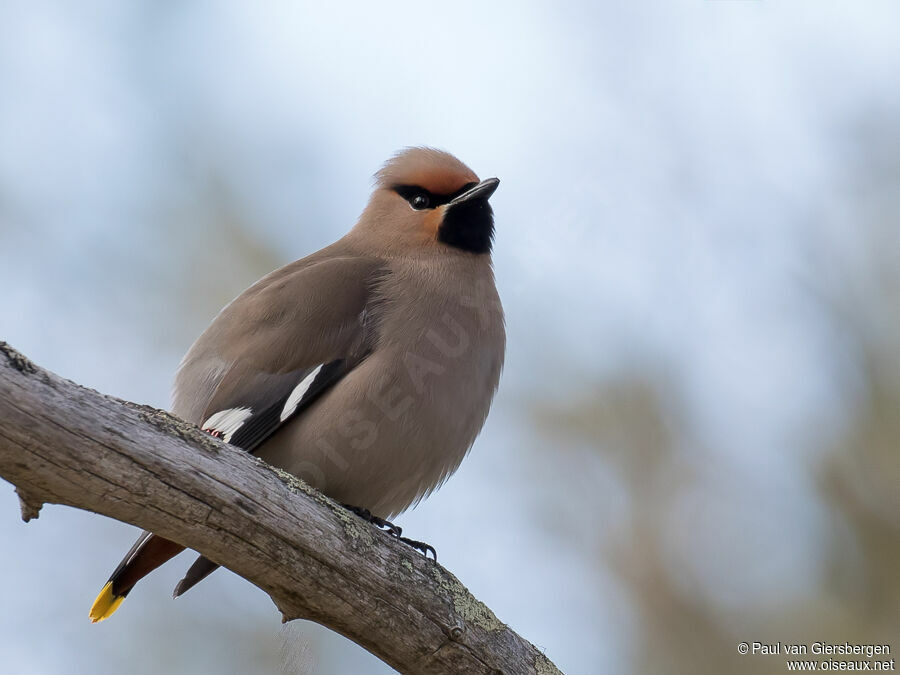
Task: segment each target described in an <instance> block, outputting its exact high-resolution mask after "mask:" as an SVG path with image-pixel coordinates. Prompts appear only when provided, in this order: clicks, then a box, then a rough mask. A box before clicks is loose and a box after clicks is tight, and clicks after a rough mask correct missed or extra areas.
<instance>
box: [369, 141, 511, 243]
mask: <svg viewBox="0 0 900 675" xmlns="http://www.w3.org/2000/svg"><path fill="white" fill-rule="evenodd" d="M375 180H376V185H375V191H374V192H373V193H372V198H371V199H370V200H369V204H368V206H367V207H366V210H365V211H364V212H363V214H362V217H361V218H360V221H359V224H358V225H357V229H358V230H362V231H364V232H365V233H366V234H368V235H372V236H375V237H377V238H378V239H379V240H380V242H381V243H382V244H383V245H386V246H388V247H389V248H391V249H395V250H402V249H406V248H419V247H421V246H437V247H440V246H449V247H452V248H453V249H455V250H458V251H465V252H467V253H473V254H487V253H490V251H491V244H492V242H493V238H494V213H493V211H492V210H491V206H490V204H488V199H489V198H490V196H491V195H492V194H494V190H496V189H497V185H498V184H499V183H500V181H499V180H497V179H496V178H487V179H485V180H479V178H478V176H476V175H475V173H474V172H473V171H472V170H471V169H470V168H469V167H467V166H466V165H465V164H463V163H462V162H460V161H459V160H458V159H456V157H454V156H453V155H451V154H449V153H446V152H442V151H441V150H435V149H433V148H408V149H406V150H403V151H401V152H400V153H398V154H397V155H395V156H394V157H393V158H391V159H390V160H388V162H387V163H386V164H385V165H384V166H383V167H382V169H381V170H380V171H379V172H378V173H377V174H376V175H375Z"/></svg>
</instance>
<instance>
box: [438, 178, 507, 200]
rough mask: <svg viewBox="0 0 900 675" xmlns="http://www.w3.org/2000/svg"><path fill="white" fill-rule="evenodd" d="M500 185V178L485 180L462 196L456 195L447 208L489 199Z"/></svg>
mask: <svg viewBox="0 0 900 675" xmlns="http://www.w3.org/2000/svg"><path fill="white" fill-rule="evenodd" d="M498 185H500V179H499V178H485V179H484V180H483V181H481V182H480V183H479V184H478V185H476V186H474V187H472V188H469V189H468V190H466V191H465V192H463V193H462V194H461V195H456V196H455V197H454V198H453V199H451V200H450V201H449V202H447V206H456V205H457V204H462V203H463V202H467V201H469V200H471V199H489V198H490V196H491V195H492V194H494V190H496V189H497V186H498Z"/></svg>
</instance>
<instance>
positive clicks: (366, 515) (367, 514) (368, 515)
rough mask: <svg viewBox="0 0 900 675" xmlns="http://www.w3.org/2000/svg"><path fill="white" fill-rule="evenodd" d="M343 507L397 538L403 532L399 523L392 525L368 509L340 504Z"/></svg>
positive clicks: (399, 537)
mask: <svg viewBox="0 0 900 675" xmlns="http://www.w3.org/2000/svg"><path fill="white" fill-rule="evenodd" d="M341 506H343V507H344V508H345V509H347V510H348V511H351V512H353V513H355V514H356V515H358V516H359V517H360V518H362V519H363V520H365V521H367V522H370V523H372V524H373V525H374V526H375V527H378V528H380V529H382V530H384V531H385V532H387V533H388V534H390V535H391V536H394V537H397V539H402V538H403V537H401V536H400V535H401V534H403V528H402V527H400V526H399V525H394V524H393V523H392V522H391V521H389V520H385V519H384V518H379V517H378V516H376V515H373V514H372V512H371V511H369V509H364V508H362V507H360V506H350V505H349V504H341Z"/></svg>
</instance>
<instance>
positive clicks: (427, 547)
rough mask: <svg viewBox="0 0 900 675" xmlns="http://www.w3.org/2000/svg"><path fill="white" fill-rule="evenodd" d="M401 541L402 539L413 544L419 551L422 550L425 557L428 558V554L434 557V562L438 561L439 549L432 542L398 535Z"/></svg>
mask: <svg viewBox="0 0 900 675" xmlns="http://www.w3.org/2000/svg"><path fill="white" fill-rule="evenodd" d="M397 538H398V539H399V540H400V541H402V542H403V543H404V544H406V545H407V546H412V547H413V548H414V549H416V550H417V551H420V552H421V553H422V555H424V556H425V558H426V559H427V558H428V554H429V553H431V555H432V556H433V557H434V562H437V551H435V550H434V546H432V545H431V544H426V543H425V542H424V541H417V540H415V539H410V538H409V537H397Z"/></svg>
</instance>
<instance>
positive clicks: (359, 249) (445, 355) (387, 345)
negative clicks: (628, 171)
mask: <svg viewBox="0 0 900 675" xmlns="http://www.w3.org/2000/svg"><path fill="white" fill-rule="evenodd" d="M498 183H499V181H498V180H497V179H496V178H488V179H487V180H483V181H480V180H479V179H478V177H477V176H476V175H475V174H474V173H473V172H472V171H471V170H470V169H469V168H468V167H467V166H466V165H465V164H463V163H462V162H460V161H459V160H457V159H456V158H455V157H453V156H452V155H449V154H447V153H445V152H441V151H438V150H433V149H429V148H411V149H407V150H405V151H403V152H401V153H399V154H398V155H396V156H395V157H394V158H393V159H391V160H390V161H388V162H387V164H385V165H384V167H383V168H382V169H381V171H379V172H378V173H377V174H376V185H375V190H374V192H373V193H372V197H371V198H370V200H369V203H368V205H367V206H366V208H365V210H364V211H363V213H362V216H360V218H359V221H358V222H357V224H356V226H355V227H354V228H353V229H352V230H351V231H350V232H349V233H348V234H347V235H346V236H344V237H343V238H342V239H340V240H338V241H337V242H335V243H334V244H332V245H330V246H327V247H326V248H324V249H322V250H321V251H318V252H317V253H313V254H312V255H310V256H308V257H306V258H303V259H302V260H298V261H296V262H293V263H291V264H289V265H287V266H285V267H282V268H281V269H278V270H276V271H274V272H272V273H271V274H269V275H267V276H265V277H263V278H262V279H260V280H259V281H257V282H256V283H255V284H253V286H251V287H250V288H249V289H247V290H246V291H244V292H243V293H242V294H241V295H239V296H238V297H237V298H236V299H235V300H233V301H232V302H231V303H230V304H229V305H228V306H226V307H225V308H224V309H223V310H222V311H221V312H220V313H219V315H218V316H217V317H216V318H215V319H214V320H213V322H212V323H211V324H210V326H209V327H208V328H207V329H206V330H205V331H204V332H203V334H202V335H201V336H200V338H199V339H198V340H197V341H196V342H195V343H194V345H193V346H192V347H191V348H190V350H188V353H187V355H186V356H185V357H184V359H183V360H182V362H181V365H180V367H179V369H178V374H177V375H176V377H175V387H174V397H173V398H174V402H173V406H172V410H173V412H174V413H175V414H176V415H179V416H180V417H182V418H184V419H185V420H188V421H190V422H193V423H194V424H197V425H198V426H200V427H201V428H202V429H204V430H205V431H207V432H208V433H210V434H213V435H214V436H217V437H220V438H222V439H223V440H224V441H226V442H228V443H231V444H232V445H236V446H238V447H241V448H243V449H245V450H247V451H248V452H252V453H254V454H255V455H257V456H258V457H261V458H262V459H264V460H265V461H267V462H269V463H271V464H273V465H275V466H278V467H280V468H282V469H285V470H287V471H289V472H291V473H292V474H295V475H297V476H299V477H301V478H303V479H304V480H306V481H307V482H309V483H310V484H311V485H313V486H315V487H317V488H319V489H320V490H321V491H322V492H324V493H325V494H326V495H328V496H330V497H332V498H333V499H335V500H336V501H338V502H340V503H341V504H344V505H345V506H347V507H348V508H351V509H352V510H354V511H355V512H357V513H359V514H360V515H363V516H364V517H366V516H368V517H369V519H371V520H373V522H375V523H376V524H380V525H382V526H386V527H390V523H386V522H385V520H383V519H388V518H391V517H393V516H395V515H396V514H398V513H400V512H402V511H404V510H405V509H407V508H408V507H410V506H411V505H413V504H415V503H417V502H418V501H419V500H420V499H422V498H423V497H425V496H427V495H428V494H429V493H430V492H432V491H433V490H435V489H436V488H437V487H439V486H440V485H441V484H442V483H443V482H444V481H445V480H446V479H447V478H448V477H449V476H450V474H452V473H453V472H454V471H455V470H456V468H457V467H458V466H459V464H460V462H461V461H462V459H463V457H465V455H466V453H467V452H468V450H469V448H470V447H471V446H472V443H473V442H474V440H475V437H476V436H477V435H478V432H479V431H480V430H481V427H482V425H483V424H484V421H485V418H486V417H487V414H488V409H489V407H490V404H491V399H492V398H493V395H494V392H495V391H496V389H497V384H498V381H499V379H500V370H501V367H502V366H503V354H504V349H505V343H506V337H505V332H504V328H503V311H502V308H501V306H500V299H499V297H498V295H497V290H496V288H495V286H494V275H493V270H492V267H491V244H492V241H493V236H494V219H493V212H492V210H491V207H490V205H489V204H488V198H489V197H490V196H491V195H492V194H493V192H494V190H495V189H496V188H497V185H498ZM407 542H408V543H412V544H414V545H417V544H418V545H419V548H422V547H425V548H424V549H423V550H425V549H428V548H430V547H427V545H422V544H421V542H413V541H412V540H407ZM182 550H183V547H182V546H180V545H178V544H176V543H175V542H172V541H169V540H167V539H163V538H162V537H157V536H156V535H154V534H151V533H150V532H144V533H143V534H142V535H141V536H140V538H139V539H138V540H137V542H136V543H135V545H134V546H133V547H132V548H131V550H130V551H129V552H128V554H127V555H126V556H125V558H124V559H123V560H122V562H121V563H120V564H119V566H118V567H117V568H116V570H115V571H114V572H113V573H112V576H111V577H110V578H109V582H108V583H107V584H106V585H105V586H104V587H103V590H102V591H101V592H100V595H99V596H98V597H97V600H96V601H95V602H94V605H93V607H92V608H91V612H90V617H91V620H92V621H100V620H103V619H106V618H107V617H109V616H111V615H112V614H113V612H115V611H116V609H117V608H118V607H119V605H120V604H121V602H122V600H123V599H124V598H125V596H126V595H127V594H128V592H129V591H130V590H131V589H132V587H133V586H134V585H135V584H136V583H137V582H138V580H140V579H141V578H142V577H144V576H145V575H147V574H149V573H150V572H152V571H153V570H154V569H156V568H157V567H159V566H160V565H162V564H163V563H164V562H166V561H167V560H169V559H170V558H172V557H173V556H175V555H176V554H177V553H179V552H180V551H182ZM215 568H216V565H215V564H214V563H212V562H210V561H209V560H207V559H206V558H203V557H202V556H201V557H200V558H199V559H198V560H197V561H196V562H195V563H194V565H193V566H192V567H191V568H190V570H188V573H187V575H186V576H185V578H184V579H183V580H182V581H181V582H180V583H179V584H178V586H177V587H176V589H175V595H176V596H178V595H180V594H181V593H183V592H184V591H186V590H187V589H188V588H190V587H191V586H193V585H194V584H196V583H197V582H198V581H200V580H201V579H203V578H204V577H205V576H206V575H207V574H209V573H210V572H211V571H213V570H214V569H215Z"/></svg>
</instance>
